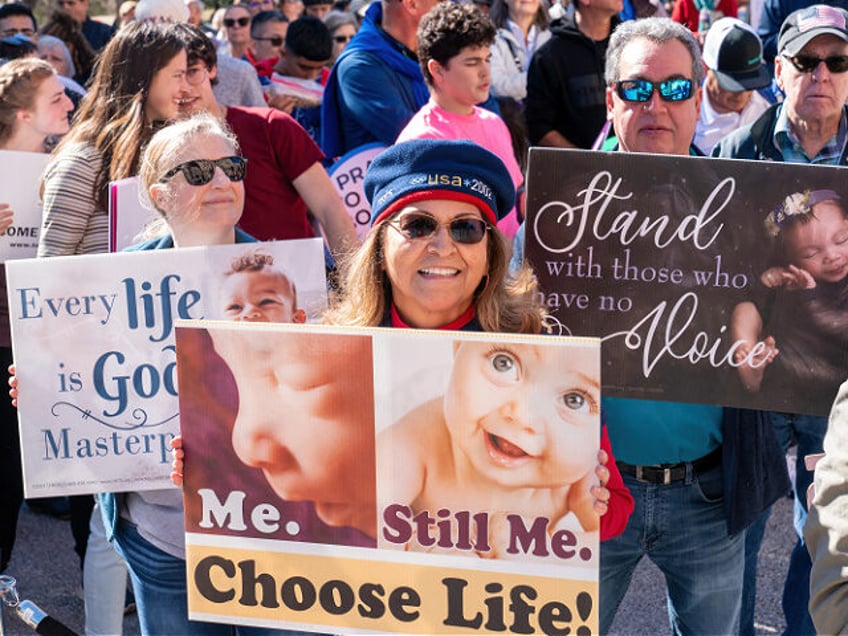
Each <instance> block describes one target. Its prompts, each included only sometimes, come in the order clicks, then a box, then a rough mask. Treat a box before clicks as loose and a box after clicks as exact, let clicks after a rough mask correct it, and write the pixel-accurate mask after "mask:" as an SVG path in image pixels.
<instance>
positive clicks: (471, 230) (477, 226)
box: [389, 212, 489, 245]
mask: <svg viewBox="0 0 848 636" xmlns="http://www.w3.org/2000/svg"><path fill="white" fill-rule="evenodd" d="M389 225H390V226H391V227H393V228H394V229H396V230H397V231H398V232H400V233H401V234H402V235H403V236H404V238H406V239H408V240H410V241H414V240H416V239H428V238H432V237H433V236H435V234H436V232H438V231H439V228H440V227H442V226H445V227H447V228H448V232H449V233H450V237H451V238H452V239H453V240H454V241H456V242H457V243H462V244H463V245H474V244H475V243H479V242H480V241H482V240H483V237H484V236H486V232H488V230H489V226H488V225H487V224H486V222H485V221H484V220H483V219H480V218H477V217H475V216H461V217H459V218H456V219H451V220H450V221H445V222H444V223H441V222H439V221H438V220H437V219H436V218H435V217H434V216H431V215H429V214H425V213H424V212H405V213H403V214H401V215H400V216H398V217H397V218H396V219H394V220H392V221H389Z"/></svg>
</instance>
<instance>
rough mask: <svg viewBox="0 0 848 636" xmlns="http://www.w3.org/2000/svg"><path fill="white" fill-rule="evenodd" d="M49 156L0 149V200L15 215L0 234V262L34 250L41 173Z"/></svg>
mask: <svg viewBox="0 0 848 636" xmlns="http://www.w3.org/2000/svg"><path fill="white" fill-rule="evenodd" d="M48 158H49V155H47V154H45V153H41V152H19V151H17V150H0V188H2V192H3V194H2V196H0V203H8V204H9V208H10V209H11V210H12V211H14V213H15V216H14V220H13V222H12V225H11V226H10V227H9V228H8V229H6V231H5V232H3V233H2V234H0V262H3V261H8V260H12V259H15V258H31V257H33V256H35V253H36V250H37V249H38V232H39V230H40V229H41V196H40V195H39V188H40V186H41V174H42V173H43V172H44V167H45V166H46V165H47V159H48Z"/></svg>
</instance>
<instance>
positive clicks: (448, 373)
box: [176, 323, 623, 636]
mask: <svg viewBox="0 0 848 636" xmlns="http://www.w3.org/2000/svg"><path fill="white" fill-rule="evenodd" d="M176 331H177V338H176V344H177V360H178V365H177V367H178V371H179V384H180V411H181V413H182V417H181V431H182V436H183V447H184V450H185V458H186V459H185V464H184V475H185V480H184V488H183V494H184V503H185V513H186V532H187V534H186V551H187V555H186V560H187V567H188V577H187V580H188V581H189V614H190V617H191V618H193V619H196V620H205V621H213V622H227V623H237V624H251V625H264V626H271V627H288V628H296V629H308V630H316V631H321V632H332V633H340V632H347V631H351V632H355V633H374V632H399V633H407V634H452V635H453V634H472V633H493V632H500V631H506V629H507V628H506V627H505V626H507V625H512V626H513V629H512V631H513V632H514V633H528V634H529V633H535V634H562V633H572V634H585V635H586V636H588V634H590V633H594V632H595V631H596V630H597V587H598V582H597V581H598V569H597V568H598V535H599V526H600V520H599V517H598V515H597V513H595V511H594V509H593V503H594V499H593V497H592V496H591V493H590V487H591V486H592V485H593V484H595V483H597V479H596V476H595V468H596V465H597V462H598V439H599V426H600V424H599V421H600V377H599V375H600V346H599V342H598V341H597V340H591V339H573V338H559V337H542V336H517V335H508V334H497V338H494V337H492V335H487V334H467V333H459V332H426V331H409V330H387V329H369V330H364V329H359V330H351V329H348V330H345V329H338V328H333V327H327V326H321V327H318V326H312V325H306V326H298V325H255V324H253V325H225V324H221V323H218V324H214V325H211V324H203V323H180V324H178V326H177V330H176ZM619 481H620V478H619ZM621 487H622V488H623V485H622V486H621ZM610 488H612V486H610ZM519 627H520V629H519Z"/></svg>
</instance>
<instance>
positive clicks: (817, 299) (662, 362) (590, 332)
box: [526, 148, 848, 415]
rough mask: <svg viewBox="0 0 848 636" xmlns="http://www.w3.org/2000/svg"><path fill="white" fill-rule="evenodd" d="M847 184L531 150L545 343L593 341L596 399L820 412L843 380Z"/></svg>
mask: <svg viewBox="0 0 848 636" xmlns="http://www.w3.org/2000/svg"><path fill="white" fill-rule="evenodd" d="M845 174H846V172H845V169H844V168H835V167H824V166H807V165H797V164H782V163H774V162H753V161H737V160H717V159H708V158H696V157H671V156H662V155H656V156H655V155H645V154H629V153H596V152H586V151H562V150H548V149H540V148H533V149H532V150H531V153H530V165H529V175H528V188H527V192H528V201H527V217H528V220H527V229H526V231H527V238H526V254H527V258H528V260H529V261H530V263H531V264H532V265H533V267H534V269H535V271H536V274H537V275H538V277H539V282H540V285H541V288H542V290H543V291H542V293H543V300H544V303H545V305H546V307H547V308H548V310H549V311H550V312H551V314H552V316H553V318H552V322H553V323H554V324H555V326H556V328H557V330H558V331H559V332H562V333H566V334H573V335H585V336H599V337H602V338H603V348H602V349H603V354H602V358H603V369H604V371H603V384H604V391H605V395H608V396H614V397H633V398H646V399H657V400H671V401H681V402H695V403H705V404H723V405H730V406H740V407H751V408H761V409H771V410H780V411H787V412H792V413H810V414H817V415H822V414H826V413H828V412H829V410H830V405H831V403H832V401H833V397H834V396H835V394H836V390H837V388H838V386H839V384H840V383H841V382H843V381H844V380H845V379H846V378H848V357H847V356H846V353H848V312H846V310H848V221H846V218H845V215H846V212H845V208H846V202H845V201H843V200H842V197H843V196H848V190H845V189H844V188H843V187H842V186H841V183H842V181H843V180H844V177H845ZM843 191H844V192H843ZM801 270H804V271H803V272H802V271H801ZM804 272H808V273H807V274H805V273H804Z"/></svg>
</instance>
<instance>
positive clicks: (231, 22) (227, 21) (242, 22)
mask: <svg viewBox="0 0 848 636" xmlns="http://www.w3.org/2000/svg"><path fill="white" fill-rule="evenodd" d="M237 24H238V25H239V26H240V27H246V26H247V25H248V24H250V18H224V26H225V27H227V28H228V29H232V28H233V27H234V26H235V25H237Z"/></svg>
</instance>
